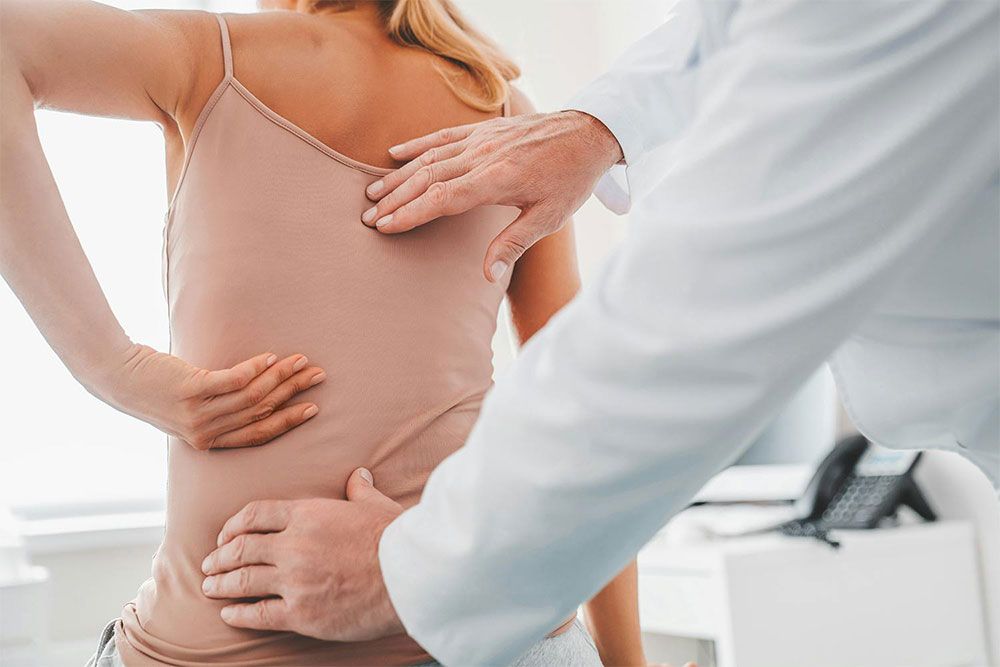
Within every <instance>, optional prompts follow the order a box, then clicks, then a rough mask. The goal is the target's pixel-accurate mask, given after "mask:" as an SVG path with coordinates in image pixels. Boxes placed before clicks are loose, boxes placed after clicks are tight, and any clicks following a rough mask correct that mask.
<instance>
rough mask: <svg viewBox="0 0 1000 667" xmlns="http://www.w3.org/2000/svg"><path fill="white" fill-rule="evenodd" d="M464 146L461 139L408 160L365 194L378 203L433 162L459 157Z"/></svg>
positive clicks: (374, 184) (371, 186) (369, 187)
mask: <svg viewBox="0 0 1000 667" xmlns="http://www.w3.org/2000/svg"><path fill="white" fill-rule="evenodd" d="M465 146H466V142H465V140H464V139H463V140H462V141H456V142H454V143H451V144H447V145H445V146H439V147H437V148H432V149H430V150H429V151H427V152H426V153H424V154H422V155H421V156H420V157H418V158H417V159H416V160H410V161H409V162H407V163H406V164H404V165H403V166H402V167H400V168H399V169H397V170H396V171H394V172H392V173H391V174H386V175H385V176H384V177H383V178H382V179H381V180H378V181H375V182H374V183H372V184H371V185H369V186H368V188H367V189H366V190H365V193H366V194H367V195H368V198H369V199H371V200H372V201H379V200H380V199H382V198H384V197H386V196H388V195H389V194H390V193H391V192H394V191H395V190H396V188H398V187H399V186H400V185H401V184H403V183H405V182H406V181H407V180H409V178H410V177H411V176H413V175H414V174H416V173H417V172H418V171H420V169H422V168H424V167H427V166H429V165H432V164H434V163H435V162H441V161H442V160H447V159H449V158H453V157H455V156H456V155H459V154H460V153H461V152H462V151H464V150H465ZM366 213H367V211H366ZM362 221H363V222H365V224H370V223H369V222H367V221H365V220H364V217H362Z"/></svg>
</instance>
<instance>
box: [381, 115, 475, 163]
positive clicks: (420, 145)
mask: <svg viewBox="0 0 1000 667" xmlns="http://www.w3.org/2000/svg"><path fill="white" fill-rule="evenodd" d="M492 122H494V120H487V121H483V122H480V123H469V124H468V125H458V126H456V127H446V128H444V129H441V130H438V131H437V132H431V133H430V134H425V135H424V136H422V137H417V138H416V139H411V140H410V141H406V142H403V143H401V144H399V145H398V146H393V147H392V148H390V149H389V154H390V155H392V157H393V158H395V159H397V160H412V159H413V158H415V157H417V156H418V155H421V154H423V153H426V152H427V151H429V150H431V149H432V148H437V147H438V146H445V145H447V144H451V143H455V142H456V141H461V140H462V139H465V138H466V137H468V136H469V135H470V134H472V133H473V132H475V131H476V130H477V129H478V128H480V127H482V126H484V125H487V124H489V123H492Z"/></svg>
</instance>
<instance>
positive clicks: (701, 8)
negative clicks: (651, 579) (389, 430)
mask: <svg viewBox="0 0 1000 667" xmlns="http://www.w3.org/2000/svg"><path fill="white" fill-rule="evenodd" d="M679 11H680V14H679V15H678V17H677V18H676V19H675V21H673V22H668V23H667V24H666V25H665V26H663V27H662V28H660V29H659V30H657V31H655V32H654V33H652V34H651V35H650V36H648V37H647V38H645V39H643V40H641V41H640V42H639V43H637V44H636V45H635V46H634V47H633V49H632V50H631V51H630V52H629V54H627V55H626V57H625V58H623V60H622V61H621V62H620V63H619V64H618V65H617V66H616V67H615V68H613V69H612V70H611V71H610V72H609V73H608V74H607V75H605V76H604V77H602V78H601V79H599V80H598V81H597V82H595V84H594V85H593V86H591V87H590V88H588V89H587V90H586V91H584V93H583V94H582V95H581V96H580V97H579V98H578V100H577V101H576V103H575V104H574V108H578V109H581V110H584V111H587V112H589V113H592V114H593V115H595V116H597V117H598V118H600V119H601V120H602V121H603V122H604V123H605V124H606V125H607V126H608V127H609V128H610V129H611V130H612V132H614V134H615V135H616V137H617V138H618V139H619V141H620V142H621V144H622V147H623V149H624V152H625V157H626V160H627V162H628V164H629V165H630V167H629V169H630V170H632V169H639V165H641V164H642V163H643V159H644V156H646V155H647V154H648V153H649V152H650V151H651V150H653V149H655V148H656V147H657V146H659V145H661V144H663V143H664V142H666V141H674V146H673V149H672V150H671V166H670V169H669V170H668V171H667V173H665V174H663V175H662V177H661V178H659V180H657V181H656V182H655V185H654V186H653V187H651V188H649V192H648V194H646V195H645V196H644V197H642V198H641V199H640V200H638V201H637V203H636V207H635V211H634V213H633V215H632V220H631V223H630V225H629V227H630V229H629V233H628V235H627V238H626V239H625V241H624V243H623V244H622V246H621V247H620V248H618V249H617V250H616V251H615V252H614V254H613V256H612V258H611V260H610V261H609V262H608V264H607V266H606V267H605V269H604V270H603V272H602V273H601V275H600V276H599V277H598V278H597V279H596V280H594V281H593V282H591V283H590V284H589V285H588V286H587V287H586V288H585V289H584V290H583V292H582V293H581V295H580V296H579V297H578V298H577V299H576V300H575V301H574V302H573V303H571V304H570V305H569V306H568V307H567V308H566V309H564V310H563V311H562V312H561V313H560V314H559V315H557V316H556V317H555V318H554V319H553V321H552V322H551V323H550V324H549V325H548V326H547V327H546V328H545V329H544V330H543V331H542V332H541V333H539V334H538V335H537V336H536V337H535V338H534V339H533V340H532V341H531V342H530V343H529V344H528V345H527V346H526V347H525V349H524V350H523V351H522V354H521V356H520V357H519V359H518V360H517V361H516V363H515V364H514V366H513V368H512V369H511V371H510V372H509V373H508V375H507V376H505V377H502V378H500V380H499V381H498V383H497V385H496V387H495V388H494V389H493V391H492V392H491V394H490V395H489V397H488V399H487V401H486V403H485V405H484V408H483V412H482V415H481V417H480V420H479V422H478V424H477V426H476V428H475V429H474V431H473V433H472V435H471V436H470V438H469V441H468V444H467V445H466V447H465V448H463V449H462V450H461V451H459V452H458V453H456V454H455V455H453V456H451V457H450V458H449V459H447V460H446V461H445V462H444V463H442V464H441V466H440V467H439V468H438V469H437V470H436V471H435V472H434V473H433V474H432V476H431V478H430V480H429V482H428V484H427V488H426V489H425V491H424V495H423V499H422V501H421V503H420V504H419V505H418V506H416V507H414V508H412V509H410V510H409V511H407V512H405V513H404V514H403V515H402V516H401V517H400V518H399V519H398V520H397V521H396V522H394V523H393V524H392V525H390V526H389V528H388V529H387V530H386V532H385V534H384V536H383V538H382V541H381V545H380V562H381V566H382V571H383V575H384V577H385V581H386V585H387V587H388V591H389V594H390V597H391V599H392V601H393V604H394V605H395V607H396V610H397V611H398V613H399V615H400V617H401V619H402V621H403V623H404V625H405V626H406V629H407V631H408V632H409V633H410V634H411V635H412V636H414V637H415V638H416V639H417V641H419V642H420V643H421V644H422V645H423V646H424V647H425V648H426V649H427V650H428V651H429V652H430V653H431V654H433V655H434V656H435V657H436V658H437V659H438V660H440V661H441V662H443V663H444V664H446V665H496V664H505V663H508V662H510V661H511V660H512V659H514V658H515V657H516V656H517V655H518V654H520V653H521V652H523V651H524V650H525V649H526V648H527V647H528V646H529V645H530V644H531V643H532V642H534V641H537V640H538V639H540V638H541V637H542V636H543V635H544V634H545V633H546V632H548V631H549V630H551V629H552V628H554V627H556V626H557V625H558V624H559V623H560V622H561V620H562V619H564V618H565V617H566V616H567V615H568V614H570V613H571V612H572V610H573V609H574V608H575V607H576V606H577V605H578V604H579V603H580V602H581V601H583V600H584V599H586V598H587V597H589V596H590V595H592V594H593V593H595V592H596V591H597V590H599V589H600V587H601V586H602V585H603V584H604V583H606V582H607V581H608V580H609V579H610V578H611V577H612V576H614V575H615V574H616V573H617V572H618V571H619V570H620V569H621V568H622V567H623V566H624V565H625V563H626V562H628V560H629V559H631V558H632V557H633V556H634V555H635V553H636V551H637V550H638V549H639V548H640V547H641V546H642V544H643V543H644V542H645V541H646V540H648V539H649V538H650V537H651V536H652V535H653V534H654V532H655V531H656V530H657V529H658V528H659V527H660V526H661V525H662V524H663V523H664V521H665V519H666V518H667V517H668V516H669V515H671V514H672V513H674V512H676V511H678V510H679V509H681V508H683V507H684V506H685V504H686V503H687V502H688V500H689V499H690V498H691V497H692V496H693V495H694V494H695V493H696V492H697V490H698V489H699V488H700V487H701V486H702V484H703V483H704V482H705V481H706V480H707V479H708V478H709V477H710V476H711V475H713V474H714V473H715V472H717V471H719V470H720V469H721V468H723V467H724V466H725V465H726V464H727V463H729V462H730V461H732V460H733V459H734V458H735V457H736V456H737V455H738V454H739V452H740V451H741V449H742V448H743V447H745V446H746V444H747V443H748V442H749V441H750V440H751V439H752V438H753V436H754V435H755V434H756V433H757V432H758V431H759V430H760V429H761V428H762V427H763V425H764V424H765V423H766V422H767V421H768V419H769V418H770V417H771V416H772V415H774V414H775V412H776V411H777V410H778V409H779V408H780V407H781V406H782V405H783V404H784V403H785V402H786V401H787V400H788V398H789V397H790V395H791V394H792V393H793V391H794V390H795V389H796V388H797V387H798V386H799V385H800V384H801V383H802V382H803V381H804V380H805V379H806V378H807V376H808V375H809V374H810V373H812V372H813V371H814V370H815V369H816V368H817V367H818V366H819V365H820V364H821V363H822V362H823V361H824V360H825V359H827V358H829V357H830V356H831V354H833V353H834V352H835V351H836V352H837V354H836V355H835V361H834V363H833V367H834V369H835V374H836V376H837V378H838V381H839V383H840V389H841V392H842V396H843V398H844V400H845V403H846V404H847V406H848V408H849V409H850V410H851V412H852V414H853V416H854V418H855V419H856V420H857V423H858V425H859V426H860V427H861V428H862V429H864V430H865V432H866V433H867V434H868V435H869V436H870V437H872V438H873V439H874V440H876V441H878V442H880V443H884V444H887V445H890V446H904V447H908V446H920V447H943V448H950V449H954V450H958V451H961V452H962V453H964V454H966V455H967V456H968V457H969V458H971V459H972V460H973V461H974V462H976V463H977V464H978V465H979V466H980V467H981V468H982V469H983V470H984V471H985V472H987V474H989V475H991V478H992V479H993V481H994V483H996V482H997V480H998V479H1000V474H998V465H1000V451H998V449H1000V433H998V431H1000V425H998V423H1000V417H998V402H1000V388H998V369H1000V333H998V322H1000V313H998V307H1000V306H998V303H1000V292H998V290H1000V287H998V284H1000V275H998V271H1000V269H998V262H1000V260H998V252H1000V251H998V242H1000V235H998V225H1000V210H998V206H1000V204H998V195H1000V191H998V178H1000V176H998V174H1000V158H998V143H1000V128H998V125H1000V120H998V114H1000V109H998V107H1000V101H998V100H1000V84H998V81H1000V62H998V61H1000V58H998V32H997V21H998V19H1000V16H998V14H1000V12H998V4H997V3H996V2H993V1H990V0H985V1H981V2H947V1H944V0H942V1H938V0H931V1H927V2H917V1H913V2H901V3H886V2H850V3H842V2H820V1H815V0H813V1H809V2H752V3H747V4H745V5H744V4H739V3H722V2H715V1H710V2H705V3H703V4H698V5H696V4H685V5H683V6H682V7H680V8H679ZM692 35H693V36H694V38H693V39H692ZM678 39H686V40H687V43H688V44H690V50H689V51H688V52H687V53H686V56H687V57H684V58H679V57H678V56H677V52H676V41H675V40H678ZM668 44H669V45H668ZM667 54H669V55H667ZM633 176H638V174H630V175H629V180H630V181H632V180H633ZM647 176H648V175H647ZM635 180H645V181H651V180H652V179H649V178H645V179H635ZM600 194H601V195H602V197H603V198H604V199H605V200H606V201H608V203H610V204H611V205H612V206H615V207H617V208H623V207H624V206H625V205H626V203H627V201H626V200H627V197H625V196H624V194H623V193H617V194H616V193H615V191H614V188H613V187H610V186H609V184H608V183H604V184H603V185H602V187H601V192H600ZM633 194H634V193H633ZM616 197H617V199H616Z"/></svg>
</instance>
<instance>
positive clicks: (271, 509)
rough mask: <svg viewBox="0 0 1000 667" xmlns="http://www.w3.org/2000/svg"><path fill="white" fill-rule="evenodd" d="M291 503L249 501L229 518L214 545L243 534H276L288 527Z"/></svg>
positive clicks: (219, 544) (284, 501)
mask: <svg viewBox="0 0 1000 667" xmlns="http://www.w3.org/2000/svg"><path fill="white" fill-rule="evenodd" d="M291 507H292V505H291V502H290V501H287V500H251V501H250V502H249V503H247V504H246V505H245V506H244V507H243V509H241V510H240V511H239V512H237V513H236V514H234V515H233V516H231V517H229V519H228V520H227V521H226V523H225V524H224V525H223V526H222V530H221V531H219V537H218V539H216V542H215V543H216V544H217V545H218V546H220V547H221V546H222V545H223V544H225V543H226V542H229V541H230V540H232V539H233V538H234V537H236V536H237V535H242V534H243V533H276V532H278V531H281V530H284V529H285V528H287V527H288V522H289V519H290V517H291Z"/></svg>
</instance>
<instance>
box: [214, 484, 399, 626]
mask: <svg viewBox="0 0 1000 667" xmlns="http://www.w3.org/2000/svg"><path fill="white" fill-rule="evenodd" d="M401 512H402V508H401V507H400V506H399V505H398V504H397V503H395V502H393V501H392V500H390V499H389V498H387V497H386V496H384V495H382V494H381V493H379V492H378V491H376V490H375V487H374V485H373V484H372V476H371V473H370V472H368V471H367V470H365V469H363V468H359V469H358V470H355V471H354V473H353V474H352V475H351V477H350V479H348V481H347V500H331V499H321V498H314V499H306V500H261V501H254V502H251V503H249V504H248V505H247V506H246V507H244V508H243V509H242V510H240V512H239V513H238V514H236V515H235V516H233V517H232V518H231V519H229V520H228V521H227V522H226V524H225V525H224V526H223V527H222V532H221V533H219V538H218V544H219V548H218V549H216V550H215V551H213V552H212V553H211V554H209V555H208V557H206V558H205V561H204V562H203V563H202V570H203V571H204V573H205V574H207V575H210V576H208V577H206V578H205V580H204V582H203V585H202V590H203V591H204V593H205V595H207V596H208V597H210V598H219V599H230V600H233V601H234V604H231V605H229V606H226V607H223V609H222V612H221V613H222V620H223V621H225V622H226V623H228V624H229V625H232V626H234V627H239V628H251V629H255V630H282V631H291V632H296V633H298V634H301V635H307V636H309V637H316V638H317V639H325V640H328V641H365V640H369V639H377V638H379V637H386V636H388V635H392V634H399V633H401V632H403V631H404V630H403V625H402V623H401V622H400V621H399V617H398V616H396V611H395V609H393V607H392V603H391V602H390V600H389V594H388V592H387V591H386V588H385V584H384V583H383V581H382V571H381V568H380V567H379V561H378V543H379V540H380V539H381V537H382V531H383V530H385V527H386V526H388V525H389V524H390V523H391V522H392V521H393V519H395V518H396V517H397V516H399V514H400V513H401ZM246 598H259V599H258V600H257V601H254V602H247V601H246Z"/></svg>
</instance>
